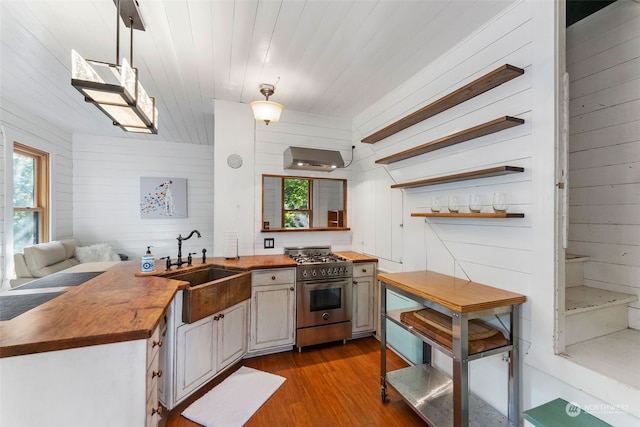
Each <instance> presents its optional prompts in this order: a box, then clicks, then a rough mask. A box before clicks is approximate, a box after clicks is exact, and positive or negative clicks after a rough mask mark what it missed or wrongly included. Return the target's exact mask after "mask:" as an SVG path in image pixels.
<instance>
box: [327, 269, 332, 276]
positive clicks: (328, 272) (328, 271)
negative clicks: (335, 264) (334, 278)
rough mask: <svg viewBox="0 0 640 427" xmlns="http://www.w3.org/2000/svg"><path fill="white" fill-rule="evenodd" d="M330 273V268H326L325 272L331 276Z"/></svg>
mask: <svg viewBox="0 0 640 427" xmlns="http://www.w3.org/2000/svg"><path fill="white" fill-rule="evenodd" d="M331 273H332V271H331V268H327V274H328V275H329V276H331Z"/></svg>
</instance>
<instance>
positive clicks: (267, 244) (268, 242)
mask: <svg viewBox="0 0 640 427" xmlns="http://www.w3.org/2000/svg"><path fill="white" fill-rule="evenodd" d="M274 247H275V240H274V238H273V237H267V238H265V239H264V248H265V249H273V248H274Z"/></svg>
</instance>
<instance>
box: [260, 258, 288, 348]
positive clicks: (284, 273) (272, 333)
mask: <svg viewBox="0 0 640 427" xmlns="http://www.w3.org/2000/svg"><path fill="white" fill-rule="evenodd" d="M295 280H296V269H295V268H279V269H270V270H259V271H254V272H252V277H251V320H250V324H251V333H250V338H249V352H256V351H260V352H263V351H265V350H270V349H276V348H278V347H283V346H293V344H294V342H295V330H296V329H295V313H296V308H295V301H296V298H295Z"/></svg>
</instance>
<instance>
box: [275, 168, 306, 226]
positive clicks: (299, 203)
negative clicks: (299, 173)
mask: <svg viewBox="0 0 640 427" xmlns="http://www.w3.org/2000/svg"><path fill="white" fill-rule="evenodd" d="M282 186H283V188H282V194H283V195H284V197H283V209H282V215H283V224H284V228H309V224H312V222H313V217H312V215H311V211H312V207H311V189H312V186H311V180H310V179H305V178H284V179H283V180H282Z"/></svg>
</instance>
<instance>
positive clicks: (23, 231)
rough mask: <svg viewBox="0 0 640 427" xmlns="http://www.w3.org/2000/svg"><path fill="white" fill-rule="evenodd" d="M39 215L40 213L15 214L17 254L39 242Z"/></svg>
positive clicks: (14, 240)
mask: <svg viewBox="0 0 640 427" xmlns="http://www.w3.org/2000/svg"><path fill="white" fill-rule="evenodd" d="M38 215H39V213H38V212H14V213H13V248H14V250H15V251H16V252H22V249H24V248H25V247H27V246H31V245H35V244H36V243H38V242H39V236H38V233H39V229H38V223H39V221H38Z"/></svg>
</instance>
